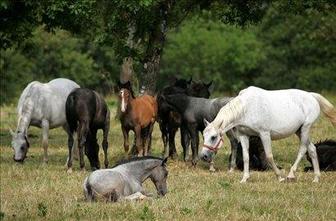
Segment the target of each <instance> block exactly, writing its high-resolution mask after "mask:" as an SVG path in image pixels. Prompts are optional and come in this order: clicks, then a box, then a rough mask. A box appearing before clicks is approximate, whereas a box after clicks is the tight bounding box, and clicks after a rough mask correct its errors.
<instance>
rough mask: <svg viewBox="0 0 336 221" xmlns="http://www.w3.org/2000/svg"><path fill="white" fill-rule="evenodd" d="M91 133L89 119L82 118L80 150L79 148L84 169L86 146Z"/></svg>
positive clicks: (79, 136)
mask: <svg viewBox="0 0 336 221" xmlns="http://www.w3.org/2000/svg"><path fill="white" fill-rule="evenodd" d="M88 133H89V121H88V120H82V121H81V122H79V126H78V132H77V137H78V150H79V165H80V169H81V170H84V167H85V162H84V146H85V143H86V138H87V135H88Z"/></svg>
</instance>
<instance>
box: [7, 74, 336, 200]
mask: <svg viewBox="0 0 336 221" xmlns="http://www.w3.org/2000/svg"><path fill="white" fill-rule="evenodd" d="M211 86H212V82H209V83H204V82H194V81H192V79H190V80H186V79H175V80H174V82H172V83H171V84H170V85H168V86H166V87H165V88H163V89H162V90H160V91H159V92H158V93H157V94H156V95H155V96H152V95H149V94H146V93H144V94H141V95H139V96H135V94H134V91H133V88H132V85H131V83H130V82H129V81H128V82H124V83H121V82H118V88H119V107H118V117H119V119H120V124H121V130H122V134H123V138H124V151H125V155H126V159H127V160H125V161H123V162H121V163H119V164H117V165H116V166H114V167H113V168H111V169H105V170H98V169H100V162H99V154H98V153H99V144H98V142H97V130H99V129H101V130H103V141H102V148H103V150H104V166H105V168H108V164H109V161H108V155H107V150H108V134H109V129H110V111H109V108H108V106H107V104H106V102H105V100H104V98H103V97H102V96H101V95H100V94H99V93H97V92H95V91H93V90H90V89H86V88H80V86H79V85H78V84H76V83H75V82H73V81H71V80H68V79H64V78H59V79H54V80H52V81H50V82H48V83H45V84H43V83H40V82H37V81H34V82H32V83H30V84H28V86H27V87H26V88H25V89H24V91H23V92H22V94H21V97H20V99H19V102H18V107H17V111H18V125H17V129H16V131H15V132H13V131H11V134H12V137H13V139H12V147H13V149H14V157H13V158H14V160H15V161H16V162H23V161H24V159H25V158H26V156H27V152H28V149H29V141H28V128H29V126H31V125H32V126H36V127H40V128H42V146H43V149H44V161H45V162H47V161H48V152H47V149H48V132H49V129H52V128H57V127H61V126H62V127H63V128H64V130H65V131H66V133H67V134H68V149H69V153H68V158H67V168H68V169H67V171H68V172H69V173H70V172H71V171H72V161H73V156H74V154H76V148H78V152H79V163H80V168H81V169H84V167H85V165H84V153H85V155H86V156H87V158H88V159H89V162H90V166H91V168H92V170H94V172H93V173H91V174H90V175H89V176H88V177H87V178H86V179H85V182H84V186H83V188H84V193H85V196H86V198H87V199H88V200H94V199H95V198H96V197H97V196H103V197H104V198H105V199H108V200H110V201H117V200H119V199H121V198H125V199H133V198H143V197H146V196H147V195H148V194H147V193H145V192H144V190H143V189H142V185H141V184H142V182H144V180H145V179H147V178H150V179H151V180H152V181H153V183H154V184H155V186H156V188H157V191H158V193H159V195H165V193H166V192H167V185H166V178H167V175H168V171H167V169H166V160H167V158H168V157H171V158H175V157H176V156H177V151H176V145H175V135H176V132H177V131H178V129H180V133H181V145H182V147H183V159H184V160H185V161H188V160H189V147H191V151H192V159H191V162H192V165H194V166H195V165H196V164H197V161H198V159H199V158H201V159H202V160H204V161H206V162H209V165H210V168H209V169H210V171H215V168H214V163H213V159H214V156H215V155H216V153H217V151H218V150H219V149H220V148H221V146H222V145H223V143H224V142H223V139H224V136H225V135H226V136H227V138H228V139H229V141H230V145H231V155H230V157H229V168H230V171H233V170H234V169H235V168H237V167H238V169H240V170H243V171H244V173H243V174H244V175H243V178H242V180H241V182H242V183H244V182H246V181H247V180H248V178H249V177H250V175H249V169H250V168H252V169H256V170H266V169H270V168H272V169H273V170H274V172H275V174H276V175H277V177H278V179H279V181H283V180H284V179H285V178H284V176H283V174H282V173H281V171H280V169H279V167H278V166H277V165H276V164H275V162H274V160H273V154H272V147H271V140H275V139H282V138H285V137H288V136H290V135H292V134H296V135H297V136H298V137H299V139H300V148H299V153H298V156H297V159H296V161H295V163H294V164H293V166H292V167H291V169H290V172H289V174H288V176H287V179H289V180H292V179H295V175H294V173H295V172H296V169H297V166H298V164H299V162H300V160H301V159H302V157H303V156H304V155H305V154H307V159H308V161H310V162H311V164H312V167H307V168H305V170H306V171H308V170H311V169H313V170H314V174H315V178H314V182H318V181H319V177H320V169H322V170H336V141H333V140H326V141H324V142H319V143H316V144H313V143H312V142H311V141H310V138H309V131H310V129H311V127H312V125H313V123H314V122H315V121H316V119H317V118H318V116H319V115H320V110H321V111H322V112H323V113H324V114H325V115H326V116H327V117H328V118H329V119H330V121H331V122H332V123H333V124H334V125H336V110H335V108H334V107H333V105H332V104H331V103H330V102H329V101H328V100H326V99H325V98H324V97H322V96H321V95H320V94H317V93H310V92H306V91H302V90H297V89H289V90H277V91H267V90H263V89H261V88H257V87H248V88H247V89H244V90H242V91H241V92H240V93H239V95H238V96H236V97H222V98H214V99H210V91H211V90H210V88H211ZM155 122H158V123H159V126H160V130H161V134H162V141H163V159H162V158H156V157H152V156H150V155H151V141H152V131H153V128H154V124H155ZM131 130H132V131H133V132H134V134H135V136H134V145H133V146H132V148H130V144H129V131H131ZM75 132H76V134H77V147H75V145H74V143H75V142H74V138H73V135H74V133H75ZM200 132H201V133H203V140H204V144H203V147H202V150H201V151H199V133H200ZM131 156H136V158H131Z"/></svg>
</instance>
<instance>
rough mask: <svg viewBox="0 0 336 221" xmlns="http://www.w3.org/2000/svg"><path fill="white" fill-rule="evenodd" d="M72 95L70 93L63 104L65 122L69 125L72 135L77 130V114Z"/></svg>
mask: <svg viewBox="0 0 336 221" xmlns="http://www.w3.org/2000/svg"><path fill="white" fill-rule="evenodd" d="M75 107H76V105H75V98H74V94H73V93H70V95H69V96H68V98H67V100H66V103H65V114H66V120H67V122H68V125H69V129H70V132H71V133H73V132H74V131H75V130H76V129H77V114H76V113H75V112H76V108H75Z"/></svg>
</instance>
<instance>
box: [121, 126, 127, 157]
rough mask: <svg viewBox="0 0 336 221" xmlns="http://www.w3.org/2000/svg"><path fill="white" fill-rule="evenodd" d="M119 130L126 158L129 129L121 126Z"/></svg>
mask: <svg viewBox="0 0 336 221" xmlns="http://www.w3.org/2000/svg"><path fill="white" fill-rule="evenodd" d="M121 130H122V133H123V136H124V150H125V155H126V158H127V157H128V151H129V141H128V132H129V130H128V129H126V128H125V127H123V126H121Z"/></svg>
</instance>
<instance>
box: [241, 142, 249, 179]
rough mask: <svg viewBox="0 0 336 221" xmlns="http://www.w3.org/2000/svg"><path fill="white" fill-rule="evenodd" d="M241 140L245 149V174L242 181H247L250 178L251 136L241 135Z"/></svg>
mask: <svg viewBox="0 0 336 221" xmlns="http://www.w3.org/2000/svg"><path fill="white" fill-rule="evenodd" d="M239 140H240V143H241V145H242V149H243V161H244V175H243V178H242V180H241V181H240V183H246V181H247V180H248V179H249V178H250V172H249V163H250V162H249V161H250V159H249V158H250V156H249V151H248V150H249V137H248V136H246V135H239Z"/></svg>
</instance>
